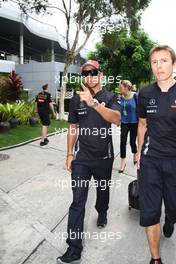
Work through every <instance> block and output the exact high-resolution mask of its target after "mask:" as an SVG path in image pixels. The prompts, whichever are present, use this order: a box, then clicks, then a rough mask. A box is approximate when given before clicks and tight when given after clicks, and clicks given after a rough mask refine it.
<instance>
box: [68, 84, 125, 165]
mask: <svg viewBox="0 0 176 264" xmlns="http://www.w3.org/2000/svg"><path fill="white" fill-rule="evenodd" d="M94 101H97V102H99V103H100V104H103V105H104V106H105V107H107V108H110V109H113V110H118V111H120V106H119V104H118V103H117V98H116V96H115V94H114V93H113V92H109V91H106V90H104V89H103V90H100V91H99V92H98V93H96V95H95V96H94ZM68 122H69V123H72V124H79V128H78V138H77V141H76V145H75V159H76V160H97V159H107V158H113V156H114V152H113V144H112V130H111V124H110V123H109V122H107V121H105V120H104V119H103V117H102V116H101V115H100V114H99V113H98V112H97V111H96V110H95V109H94V108H92V107H89V106H88V105H87V104H86V102H80V97H79V95H75V96H74V97H73V98H72V99H71V101H70V108H69V117H68Z"/></svg>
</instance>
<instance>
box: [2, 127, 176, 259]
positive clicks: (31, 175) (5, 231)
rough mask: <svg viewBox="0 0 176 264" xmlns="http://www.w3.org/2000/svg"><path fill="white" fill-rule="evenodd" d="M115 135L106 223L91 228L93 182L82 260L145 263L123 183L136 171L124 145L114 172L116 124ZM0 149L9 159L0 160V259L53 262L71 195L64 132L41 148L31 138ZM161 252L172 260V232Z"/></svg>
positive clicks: (175, 253)
mask: <svg viewBox="0 0 176 264" xmlns="http://www.w3.org/2000/svg"><path fill="white" fill-rule="evenodd" d="M116 134H117V135H116V136H115V137H114V145H115V162H114V168H113V177H112V179H113V180H114V183H115V184H114V185H113V186H112V187H111V201H110V210H109V215H108V225H107V226H106V228H105V229H102V230H99V229H97V227H96V219H97V213H96V211H95V209H94V203H95V186H94V183H93V182H92V186H91V188H90V191H89V197H88V201H87V209H86V216H85V232H86V233H85V234H86V239H85V241H84V245H85V246H84V251H83V255H82V262H81V263H82V264H98V263H103V264H104V263H106V264H122V263H123V264H148V260H149V258H150V257H149V252H148V247H147V242H146V238H145V234H144V230H143V228H141V227H140V226H139V224H138V221H139V219H138V218H139V212H138V211H136V210H132V211H129V210H128V200H127V199H128V196H127V187H128V183H129V182H130V181H132V180H133V179H134V177H135V175H136V172H135V168H134V166H133V164H132V155H131V153H130V150H129V146H128V153H129V159H128V161H127V167H126V170H125V173H124V174H122V175H119V174H118V170H117V168H118V163H119V129H117V131H116ZM1 154H2V153H1ZM3 154H8V155H9V156H10V158H9V159H6V160H1V161H0V264H24V263H25V264H40V263H42V264H54V263H55V259H56V257H57V256H58V255H60V254H62V253H63V252H64V251H65V249H66V247H67V246H66V243H65V235H66V234H65V231H66V225H67V216H68V208H69V205H70V202H71V200H72V193H71V190H70V188H69V179H70V175H69V173H68V172H67V170H66V169H65V165H64V164H65V155H66V136H64V135H55V136H52V137H50V143H49V145H48V146H45V147H40V146H39V141H36V142H33V143H30V144H28V145H25V146H22V147H19V148H15V149H10V150H6V151H3ZM162 222H163V219H162ZM63 236H64V237H63ZM161 255H162V256H163V260H164V263H165V264H175V263H176V232H175V234H174V235H173V237H172V238H171V239H166V238H164V237H162V240H161Z"/></svg>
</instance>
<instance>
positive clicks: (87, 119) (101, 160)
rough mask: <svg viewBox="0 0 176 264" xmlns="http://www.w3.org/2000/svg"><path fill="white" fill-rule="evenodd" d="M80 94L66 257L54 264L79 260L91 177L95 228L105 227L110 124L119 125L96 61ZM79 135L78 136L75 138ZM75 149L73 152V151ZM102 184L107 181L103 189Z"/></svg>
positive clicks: (71, 137)
mask: <svg viewBox="0 0 176 264" xmlns="http://www.w3.org/2000/svg"><path fill="white" fill-rule="evenodd" d="M81 74H82V77H83V82H84V84H83V85H82V91H80V92H78V94H77V95H75V96H74V97H73V98H72V100H71V103H70V109H69V117H68V122H69V130H68V137H67V142H68V143H67V161H66V165H67V168H68V170H69V171H71V172H72V173H71V177H72V182H74V187H72V190H73V202H72V204H71V206H70V208H69V216H68V226H67V233H68V238H67V244H68V245H69V247H68V249H67V251H66V252H65V254H64V255H63V256H61V257H58V258H57V263H78V262H79V261H80V258H81V252H82V249H83V246H82V235H83V226H84V215H85V204H86V200H87V195H88V188H89V182H90V180H91V176H92V175H93V176H94V179H95V180H96V181H97V183H98V184H97V199H96V205H95V208H96V210H97V212H98V219H97V227H98V228H103V227H104V226H105V225H106V224H107V210H108V206H109V184H108V182H109V181H110V179H111V173H112V165H113V159H114V153H113V144H112V133H111V132H112V131H111V132H110V129H111V123H114V124H119V122H120V109H119V105H118V104H117V99H116V96H115V95H114V93H113V92H108V91H106V90H104V89H102V87H101V77H102V76H103V73H102V72H101V70H100V65H99V63H98V62H97V61H95V60H89V61H87V62H86V63H85V64H84V65H83V66H82V68H81ZM77 136H78V137H77ZM74 148H75V150H74ZM101 181H105V182H106V188H102V185H101Z"/></svg>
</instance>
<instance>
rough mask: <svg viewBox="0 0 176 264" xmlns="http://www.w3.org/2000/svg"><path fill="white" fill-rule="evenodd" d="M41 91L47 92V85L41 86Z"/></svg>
mask: <svg viewBox="0 0 176 264" xmlns="http://www.w3.org/2000/svg"><path fill="white" fill-rule="evenodd" d="M42 89H43V91H45V90H47V89H48V83H46V84H44V85H43V86H42Z"/></svg>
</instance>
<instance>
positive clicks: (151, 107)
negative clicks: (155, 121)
mask: <svg viewBox="0 0 176 264" xmlns="http://www.w3.org/2000/svg"><path fill="white" fill-rule="evenodd" d="M148 104H149V105H147V113H148V114H156V113H157V107H158V106H157V105H156V100H155V99H154V98H151V99H150V100H149V102H148Z"/></svg>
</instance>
